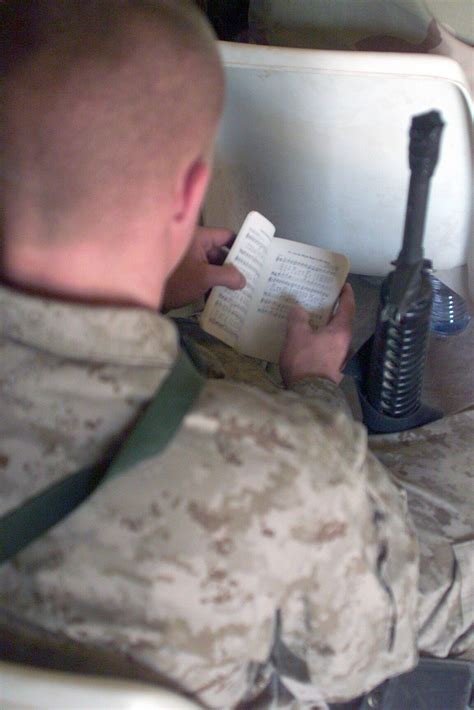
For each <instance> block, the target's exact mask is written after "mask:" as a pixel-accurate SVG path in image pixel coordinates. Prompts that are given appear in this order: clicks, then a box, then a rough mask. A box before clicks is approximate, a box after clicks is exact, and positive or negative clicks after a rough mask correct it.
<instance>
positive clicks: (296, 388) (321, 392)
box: [290, 377, 351, 416]
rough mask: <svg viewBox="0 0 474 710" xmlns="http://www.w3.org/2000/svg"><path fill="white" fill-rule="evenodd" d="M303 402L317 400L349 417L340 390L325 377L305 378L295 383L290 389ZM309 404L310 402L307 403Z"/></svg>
mask: <svg viewBox="0 0 474 710" xmlns="http://www.w3.org/2000/svg"><path fill="white" fill-rule="evenodd" d="M290 389H291V391H292V392H295V393H296V394H298V395H299V396H300V397H302V398H303V399H305V400H317V401H318V402H323V403H324V404H326V405H329V406H330V407H331V408H332V409H333V410H334V411H341V412H344V413H345V414H347V415H348V416H351V413H350V408H349V405H348V403H347V400H346V398H345V396H344V394H343V392H342V390H341V389H340V388H339V387H338V385H336V384H335V383H334V382H332V381H331V380H327V379H326V378H325V377H305V378H304V379H303V380H299V382H296V383H295V384H294V385H293V386H292V387H291V388H290ZM307 404H309V405H310V404H311V402H310V401H309V402H307Z"/></svg>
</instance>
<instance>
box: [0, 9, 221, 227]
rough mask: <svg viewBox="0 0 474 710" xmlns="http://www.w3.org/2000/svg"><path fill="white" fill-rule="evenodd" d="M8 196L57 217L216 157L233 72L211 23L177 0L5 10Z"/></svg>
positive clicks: (129, 196) (118, 198) (104, 203)
mask: <svg viewBox="0 0 474 710" xmlns="http://www.w3.org/2000/svg"><path fill="white" fill-rule="evenodd" d="M0 27H1V30H0V31H1V39H0V46H1V50H0V63H1V66H0V69H1V90H2V114H1V158H2V168H1V176H2V178H3V182H4V186H6V187H4V191H5V190H6V191H7V192H8V193H9V194H10V199H9V200H8V201H7V202H8V203H9V204H12V205H14V204H15V199H13V198H12V196H16V197H20V198H21V199H20V202H21V203H23V202H24V201H25V200H28V199H29V200H30V201H33V202H34V203H35V206H36V208H37V209H38V208H40V209H41V210H42V212H43V214H48V215H49V216H50V221H49V223H48V222H46V223H45V224H47V227H48V228H47V229H46V230H44V231H45V238H50V236H51V235H54V234H56V232H57V231H58V230H57V229H55V224H56V223H57V222H58V220H59V221H60V219H61V215H62V214H63V213H64V212H65V211H70V210H81V209H84V210H85V209H94V206H97V205H100V206H101V208H102V209H103V210H104V211H106V210H109V209H113V208H117V209H119V208H120V206H121V205H122V206H123V205H126V204H128V202H129V201H133V200H135V199H136V197H137V192H138V191H142V190H143V189H144V186H145V185H148V186H151V185H154V186H155V187H154V189H155V188H156V190H157V198H158V196H159V190H160V189H161V188H164V185H166V184H170V181H172V178H173V176H174V174H175V173H177V171H179V169H180V166H181V165H182V164H183V163H184V162H186V161H188V162H189V161H192V160H196V159H198V158H199V156H201V155H202V154H203V153H205V152H206V150H208V149H209V147H210V145H211V143H212V138H213V135H214V132H215V128H216V125H217V121H218V117H219V115H220V111H221V105H222V95H223V78H222V69H221V66H220V62H219V59H218V56H217V50H216V48H215V43H214V38H213V35H212V32H211V30H210V29H209V27H208V25H207V22H206V21H205V19H204V18H203V17H202V16H201V14H200V12H199V11H198V10H197V9H196V8H195V7H194V6H193V5H191V4H188V3H187V2H184V0H182V1H179V0H177V1H175V2H172V1H171V0H168V1H166V0H164V1H160V0H155V1H153V0H148V1H147V0H49V1H48V0H35V1H34V0H11V1H10V2H8V0H7V2H4V3H2V4H1V5H0Z"/></svg>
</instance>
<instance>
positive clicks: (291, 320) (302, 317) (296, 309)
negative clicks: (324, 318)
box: [288, 304, 310, 328]
mask: <svg viewBox="0 0 474 710" xmlns="http://www.w3.org/2000/svg"><path fill="white" fill-rule="evenodd" d="M309 320H310V315H309V313H308V311H307V310H305V309H304V308H303V306H300V305H299V304H295V305H294V306H292V307H291V308H290V310H289V312H288V328H294V327H296V326H298V325H309Z"/></svg>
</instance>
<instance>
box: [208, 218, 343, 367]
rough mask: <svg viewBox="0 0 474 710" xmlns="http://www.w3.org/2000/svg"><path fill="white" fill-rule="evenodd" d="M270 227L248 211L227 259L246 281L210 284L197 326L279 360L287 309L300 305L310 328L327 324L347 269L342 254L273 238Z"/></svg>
mask: <svg viewBox="0 0 474 710" xmlns="http://www.w3.org/2000/svg"><path fill="white" fill-rule="evenodd" d="M274 234H275V227H274V226H273V224H271V222H269V221H268V220H267V219H265V217H263V216H262V215H261V214H259V213H258V212H250V213H249V214H248V215H247V217H246V219H245V221H244V223H243V225H242V227H241V229H240V232H239V233H238V235H237V238H236V240H235V242H234V244H233V246H232V249H231V250H230V252H229V254H228V256H227V259H226V263H230V264H235V266H236V267H237V268H238V269H239V271H241V272H242V273H243V274H244V276H245V278H246V279H247V284H246V286H245V288H243V289H242V290H241V291H231V290H230V289H227V288H224V287H221V286H217V287H215V288H214V289H213V290H212V292H211V295H210V296H209V299H208V301H207V303H206V306H205V308H204V311H203V312H202V315H201V327H202V328H203V330H205V331H206V332H208V333H210V334H211V335H214V336H216V338H219V339H220V340H222V341H223V342H224V343H227V345H230V346H231V347H232V348H234V349H235V350H237V351H239V352H241V353H243V354H244V355H251V356H252V357H256V358H261V359H262V360H268V361H269V362H278V358H279V355H280V350H281V348H282V346H283V341H284V339H285V334H286V324H287V317H288V311H289V310H290V308H291V306H292V305H294V304H295V303H299V304H300V305H302V306H303V307H304V308H306V309H307V310H308V311H309V312H310V313H311V324H312V325H313V327H314V328H318V327H319V326H321V325H323V324H324V323H326V322H327V321H328V319H329V317H330V315H331V313H332V311H333V308H334V305H335V303H336V301H337V298H338V296H339V293H340V291H341V288H342V286H343V284H344V282H345V280H346V277H347V274H348V271H349V261H348V259H347V258H346V257H345V256H343V255H342V254H335V253H334V252H331V251H326V249H320V248H319V247H315V246H312V245H310V244H302V243H300V242H294V241H291V240H289V239H278V238H276V237H274V236H273V235H274Z"/></svg>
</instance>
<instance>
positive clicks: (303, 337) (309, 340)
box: [280, 283, 355, 387]
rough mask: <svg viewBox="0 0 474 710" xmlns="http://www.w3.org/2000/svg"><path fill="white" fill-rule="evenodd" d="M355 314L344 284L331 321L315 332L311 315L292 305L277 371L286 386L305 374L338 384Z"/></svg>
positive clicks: (349, 289) (352, 301) (350, 297)
mask: <svg viewBox="0 0 474 710" xmlns="http://www.w3.org/2000/svg"><path fill="white" fill-rule="evenodd" d="M354 314H355V300H354V292H353V290H352V287H351V286H350V285H349V284H347V283H346V284H345V285H344V287H343V289H342V291H341V297H340V300H339V307H338V309H337V311H336V313H335V315H333V316H332V318H331V320H330V321H329V322H328V323H327V324H326V325H325V326H322V328H320V329H319V330H317V331H315V330H313V329H312V328H311V325H310V315H309V313H308V312H307V311H305V309H304V308H302V307H301V306H294V307H293V308H292V309H291V311H290V313H289V316H288V330H287V334H286V340H285V344H284V346H283V350H282V352H281V355H280V371H281V375H282V378H283V381H284V383H285V385H286V386H287V387H291V385H293V384H295V383H296V382H298V380H302V379H304V378H305V377H310V376H316V377H325V378H326V379H328V380H332V381H333V382H335V383H336V384H337V385H338V384H339V383H340V381H341V380H342V378H343V375H342V373H341V369H342V368H343V367H344V363H345V361H346V359H347V355H348V353H349V347H350V344H351V339H352V321H353V319H354Z"/></svg>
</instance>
